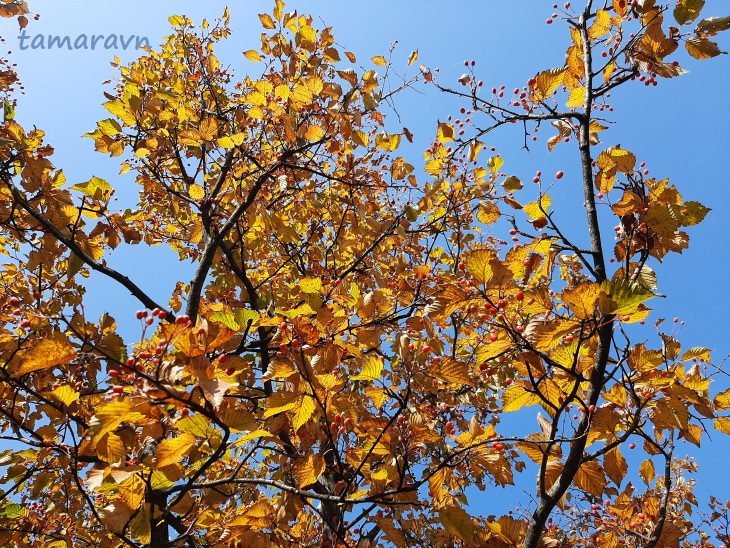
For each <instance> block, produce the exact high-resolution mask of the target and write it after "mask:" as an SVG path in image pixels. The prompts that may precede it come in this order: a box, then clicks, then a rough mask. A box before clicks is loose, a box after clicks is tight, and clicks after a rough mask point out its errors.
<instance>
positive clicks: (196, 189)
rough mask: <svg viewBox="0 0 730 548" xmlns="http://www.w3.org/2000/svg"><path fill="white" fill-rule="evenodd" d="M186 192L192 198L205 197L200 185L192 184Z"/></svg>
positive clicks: (200, 198) (199, 198)
mask: <svg viewBox="0 0 730 548" xmlns="http://www.w3.org/2000/svg"><path fill="white" fill-rule="evenodd" d="M188 194H189V195H190V197H191V198H192V199H193V200H202V199H203V198H205V189H204V188H203V187H202V186H200V185H197V184H193V185H190V188H188Z"/></svg>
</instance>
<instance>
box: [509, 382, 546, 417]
mask: <svg viewBox="0 0 730 548" xmlns="http://www.w3.org/2000/svg"><path fill="white" fill-rule="evenodd" d="M539 402H540V399H539V397H538V396H537V394H533V393H531V392H527V391H526V390H525V389H524V388H523V387H522V386H519V385H513V386H510V387H509V388H508V389H507V390H505V391H504V394H502V411H503V412H505V413H511V412H513V411H519V410H520V409H522V408H523V407H528V406H530V405H536V404H538V403H539Z"/></svg>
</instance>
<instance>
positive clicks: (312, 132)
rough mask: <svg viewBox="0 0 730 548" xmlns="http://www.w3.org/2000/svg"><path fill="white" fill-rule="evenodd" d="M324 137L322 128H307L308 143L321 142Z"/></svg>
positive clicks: (305, 135)
mask: <svg viewBox="0 0 730 548" xmlns="http://www.w3.org/2000/svg"><path fill="white" fill-rule="evenodd" d="M323 135H324V131H323V130H322V128H321V127H319V126H314V125H312V126H309V127H308V128H307V132H306V133H305V134H304V137H305V138H306V139H307V140H308V141H319V140H320V139H321V138H322V136H323Z"/></svg>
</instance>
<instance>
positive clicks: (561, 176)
mask: <svg viewBox="0 0 730 548" xmlns="http://www.w3.org/2000/svg"><path fill="white" fill-rule="evenodd" d="M555 178H556V179H562V178H563V172H562V171H558V172H557V173H556V174H555Z"/></svg>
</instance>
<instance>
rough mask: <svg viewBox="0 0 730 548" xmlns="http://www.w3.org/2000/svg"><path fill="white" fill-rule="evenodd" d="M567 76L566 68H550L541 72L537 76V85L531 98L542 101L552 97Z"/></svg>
mask: <svg viewBox="0 0 730 548" xmlns="http://www.w3.org/2000/svg"><path fill="white" fill-rule="evenodd" d="M564 77H565V69H564V68H559V69H549V70H546V71H543V72H541V73H540V74H538V75H537V77H536V78H535V86H534V87H533V93H532V96H531V99H532V100H533V101H534V102H540V101H543V100H544V99H547V98H548V97H550V96H551V95H552V94H553V92H554V91H555V90H557V89H558V88H559V87H560V85H561V84H562V83H563V78H564Z"/></svg>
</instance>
